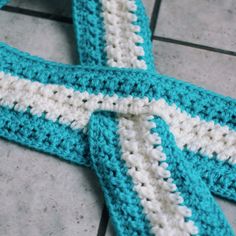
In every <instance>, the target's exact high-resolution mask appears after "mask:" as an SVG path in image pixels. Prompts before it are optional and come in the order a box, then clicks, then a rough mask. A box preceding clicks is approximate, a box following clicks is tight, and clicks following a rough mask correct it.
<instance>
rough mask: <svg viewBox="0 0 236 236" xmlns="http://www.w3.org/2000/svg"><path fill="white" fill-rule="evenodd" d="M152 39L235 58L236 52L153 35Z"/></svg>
mask: <svg viewBox="0 0 236 236" xmlns="http://www.w3.org/2000/svg"><path fill="white" fill-rule="evenodd" d="M152 39H154V40H158V41H161V42H166V43H173V44H178V45H183V46H187V47H192V48H197V49H202V50H206V51H211V52H216V53H221V54H225V55H230V56H236V52H234V51H230V50H224V49H221V48H215V47H210V46H205V45H202V44H196V43H190V42H186V41H182V40H177V39H172V38H166V37H161V36H155V35H154V36H153V37H152Z"/></svg>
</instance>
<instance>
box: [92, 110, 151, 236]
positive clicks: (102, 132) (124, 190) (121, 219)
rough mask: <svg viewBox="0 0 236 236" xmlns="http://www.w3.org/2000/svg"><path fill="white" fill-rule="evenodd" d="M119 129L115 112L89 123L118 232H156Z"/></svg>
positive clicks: (97, 167) (96, 167) (96, 162)
mask: <svg viewBox="0 0 236 236" xmlns="http://www.w3.org/2000/svg"><path fill="white" fill-rule="evenodd" d="M117 128H118V122H117V120H116V115H115V114H114V113H109V112H98V113H95V114H94V115H92V117H91V120H90V123H89V146H90V158H91V162H92V167H93V169H94V171H95V172H96V175H97V176H98V178H99V182H100V185H101V187H102V190H103V194H104V197H105V200H106V204H107V206H108V208H109V213H110V216H111V218H112V221H113V225H114V226H115V230H116V232H117V235H135V236H138V235H152V234H150V225H149V222H148V220H147V219H146V216H145V215H144V214H143V208H142V206H141V204H140V199H139V197H138V196H137V193H136V192H135V191H134V190H133V188H134V186H133V182H132V179H131V177H130V176H129V175H128V174H127V171H128V169H127V167H126V165H125V162H124V160H122V159H121V150H120V145H119V135H118V134H117ZM104 173H106V174H105V175H104Z"/></svg>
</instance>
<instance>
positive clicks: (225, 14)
mask: <svg viewBox="0 0 236 236" xmlns="http://www.w3.org/2000/svg"><path fill="white" fill-rule="evenodd" d="M235 22H236V1H235V0H225V1H222V0H200V1H195V0H163V1H162V4H161V9H160V14H159V18H158V24H157V27H156V32H155V35H158V36H164V37H170V38H174V39H179V40H184V41H188V42H193V43H198V44H203V45H208V46H212V47H217V48H223V49H227V50H233V51H236V41H235V38H236V24H235Z"/></svg>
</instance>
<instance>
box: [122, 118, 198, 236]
mask: <svg viewBox="0 0 236 236" xmlns="http://www.w3.org/2000/svg"><path fill="white" fill-rule="evenodd" d="M147 118H148V120H150V119H153V117H147V116H134V117H131V116H128V117H125V115H122V117H119V136H120V143H121V149H122V158H123V159H124V160H125V162H126V165H127V167H128V174H129V175H130V176H131V177H132V179H133V183H134V189H135V191H136V192H137V193H138V195H139V197H140V199H141V204H142V206H143V209H144V213H145V214H146V215H147V218H148V220H149V221H150V223H151V231H152V233H153V234H155V235H158V236H160V235H169V236H171V235H173V236H176V235H179V236H180V235H186V236H187V235H192V234H197V233H198V229H197V227H196V226H195V225H194V222H193V221H190V220H189V221H188V220H187V219H186V217H190V216H191V214H192V213H191V210H190V209H188V208H187V207H186V206H184V205H180V204H183V203H184V199H183V198H182V197H181V193H180V192H178V191H177V187H176V185H175V184H174V183H173V179H172V178H171V173H170V171H169V170H168V169H167V167H168V164H167V162H165V161H166V155H165V153H163V152H162V147H161V138H160V137H159V136H158V135H157V134H151V132H150V129H151V128H154V127H155V123H153V122H151V121H148V120H147ZM155 146H157V147H155Z"/></svg>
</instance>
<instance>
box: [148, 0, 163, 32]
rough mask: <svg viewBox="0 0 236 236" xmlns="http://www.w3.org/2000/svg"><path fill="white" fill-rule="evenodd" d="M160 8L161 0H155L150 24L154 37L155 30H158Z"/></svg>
mask: <svg viewBox="0 0 236 236" xmlns="http://www.w3.org/2000/svg"><path fill="white" fill-rule="evenodd" d="M160 8H161V0H155V3H154V7H153V10H152V16H151V22H150V29H151V32H152V36H153V35H154V32H155V29H156V25H157V20H158V16H159V12H160Z"/></svg>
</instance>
